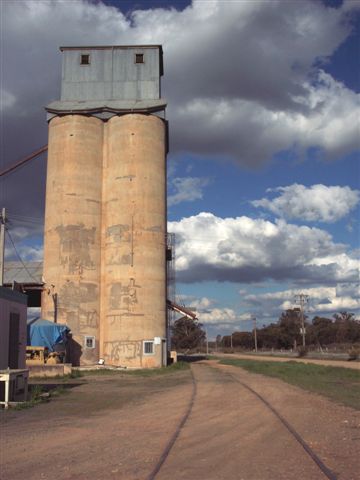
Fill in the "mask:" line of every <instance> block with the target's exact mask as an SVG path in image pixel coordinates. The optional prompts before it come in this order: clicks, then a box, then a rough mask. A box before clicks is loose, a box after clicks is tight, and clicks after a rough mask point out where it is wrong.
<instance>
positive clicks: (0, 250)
mask: <svg viewBox="0 0 360 480" xmlns="http://www.w3.org/2000/svg"><path fill="white" fill-rule="evenodd" d="M5 222H6V211H5V207H3V209H2V211H1V217H0V286H3V285H4V258H5Z"/></svg>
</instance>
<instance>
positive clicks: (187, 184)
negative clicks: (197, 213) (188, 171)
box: [168, 177, 210, 207]
mask: <svg viewBox="0 0 360 480" xmlns="http://www.w3.org/2000/svg"><path fill="white" fill-rule="evenodd" d="M209 183H210V180H209V179H208V178H204V177H175V178H173V179H171V180H170V195H168V206H169V207H171V206H172V205H177V204H178V203H182V202H193V201H194V200H201V199H202V198H203V189H204V188H205V187H206V186H207V185H209Z"/></svg>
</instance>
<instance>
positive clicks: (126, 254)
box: [101, 114, 166, 367]
mask: <svg viewBox="0 0 360 480" xmlns="http://www.w3.org/2000/svg"><path fill="white" fill-rule="evenodd" d="M105 128H106V130H107V132H106V134H105V138H106V142H107V146H106V147H105V148H106V149H105V152H104V170H103V243H102V275H101V278H102V281H101V284H102V295H101V319H102V320H101V321H102V327H101V332H102V335H101V338H102V342H101V344H102V350H101V356H102V357H104V359H105V361H106V363H110V364H115V365H129V366H141V367H154V366H161V362H162V355H161V354H162V352H161V348H162V345H161V344H160V345H154V347H155V349H156V350H155V355H144V352H143V346H142V345H143V344H142V342H143V340H153V339H154V337H160V338H164V337H165V336H166V330H165V328H166V303H165V302H166V291H165V286H166V278H165V275H166V265H165V262H166V260H165V234H166V212H165V206H166V199H165V195H166V190H165V189H166V186H165V181H166V175H165V126H164V122H163V121H162V120H161V119H159V118H158V117H155V116H146V115H134V114H131V115H123V116H119V117H113V118H111V119H110V120H109V121H108V122H107V124H106V126H105Z"/></svg>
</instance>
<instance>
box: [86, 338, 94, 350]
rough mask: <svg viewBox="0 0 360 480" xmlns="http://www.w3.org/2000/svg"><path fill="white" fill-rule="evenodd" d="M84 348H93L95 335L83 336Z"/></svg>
mask: <svg viewBox="0 0 360 480" xmlns="http://www.w3.org/2000/svg"><path fill="white" fill-rule="evenodd" d="M85 348H95V337H85Z"/></svg>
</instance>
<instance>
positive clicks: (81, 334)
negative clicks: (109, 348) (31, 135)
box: [42, 115, 104, 365]
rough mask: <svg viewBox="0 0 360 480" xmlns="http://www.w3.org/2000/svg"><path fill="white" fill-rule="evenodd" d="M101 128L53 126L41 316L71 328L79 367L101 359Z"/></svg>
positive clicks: (77, 122)
mask: <svg viewBox="0 0 360 480" xmlns="http://www.w3.org/2000/svg"><path fill="white" fill-rule="evenodd" d="M103 125H104V124H103V122H102V121H101V120H99V119H97V118H95V117H87V116H81V115H66V116H61V117H60V116H56V117H54V118H53V119H52V120H51V121H50V123H49V151H48V167H47V169H48V172H47V184H46V211H45V235H44V274H43V275H44V281H45V290H44V292H43V297H42V317H43V318H45V319H49V320H53V321H56V322H59V323H65V324H67V325H68V326H69V328H70V329H71V332H72V340H71V341H70V345H69V351H70V358H69V361H71V362H72V363H73V364H75V365H76V364H79V363H80V357H81V363H82V364H91V363H96V362H97V361H98V358H99V323H100V319H99V314H100V298H99V291H100V260H101V252H100V245H101V189H102V180H101V178H102V177H101V175H102V153H103Z"/></svg>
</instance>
